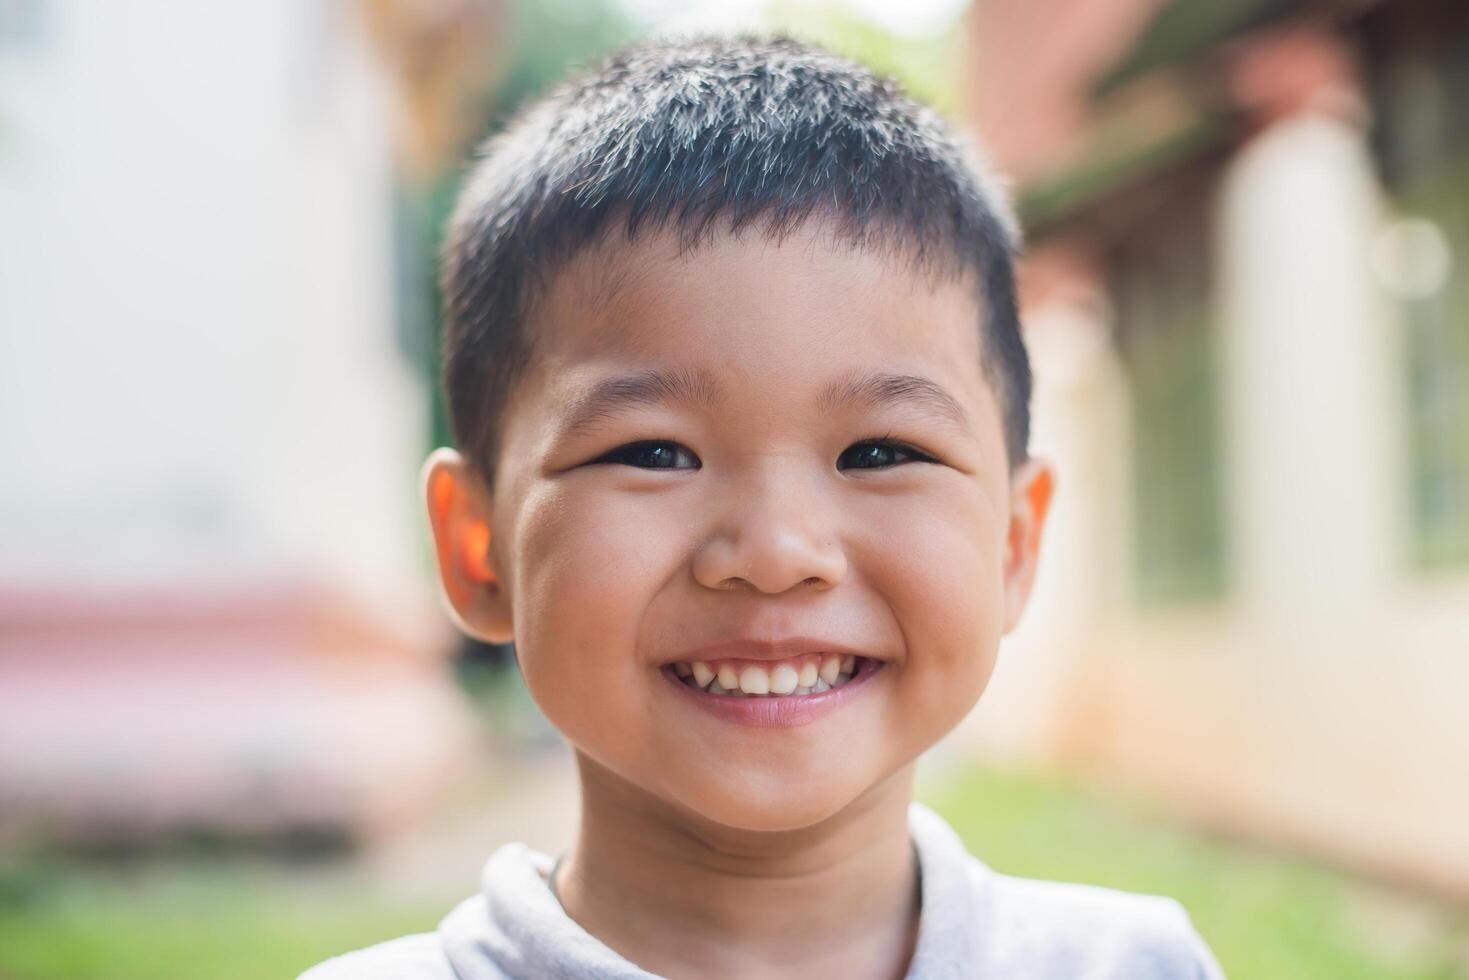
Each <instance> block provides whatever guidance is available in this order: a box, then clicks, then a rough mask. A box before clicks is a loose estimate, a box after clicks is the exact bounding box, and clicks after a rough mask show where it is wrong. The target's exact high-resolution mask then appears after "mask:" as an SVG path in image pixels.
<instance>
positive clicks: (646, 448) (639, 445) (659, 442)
mask: <svg viewBox="0 0 1469 980" xmlns="http://www.w3.org/2000/svg"><path fill="white" fill-rule="evenodd" d="M670 446H671V447H674V448H675V451H679V450H681V451H683V452H684V453H687V454H688V455H689V456H690V457H692V458H693V459H694V461H695V466H694V467H693V468H694V469H697V468H698V457H697V456H694V454H693V452H691V451H690V450H688V449H687V448H685V447H684V446H681V445H679V444H678V443H676V442H674V441H672V440H670V439H644V440H641V441H638V442H630V443H628V444H627V445H625V446H618V447H617V448H616V449H614V450H612V451H611V452H609V453H605V454H603V455H602V456H599V457H597V458H596V459H594V460H592V461H591V462H592V463H624V464H626V465H628V466H635V467H637V468H638V469H647V470H671V469H681V468H682V467H677V466H658V465H653V466H639V465H638V464H637V463H633V462H629V457H631V456H633V455H634V454H636V453H640V452H652V451H654V450H662V449H666V448H667V447H670ZM859 447H872V448H884V449H890V450H894V451H896V452H897V453H901V454H903V455H906V456H908V457H909V459H907V460H904V461H901V462H897V463H893V464H891V465H889V466H857V467H849V468H852V469H862V470H885V469H892V468H893V467H894V466H902V465H903V463H904V462H914V463H936V462H938V460H936V459H934V458H933V457H932V456H930V455H928V454H927V453H925V452H923V451H922V450H921V449H918V448H917V447H916V446H910V445H909V444H908V443H906V442H902V441H900V440H898V439H892V438H889V437H886V436H884V437H883V438H881V439H862V440H860V441H858V442H854V443H852V445H850V446H848V447H847V448H846V449H844V450H842V452H841V455H840V456H838V457H837V463H838V464H840V463H841V460H842V457H843V456H846V455H847V453H849V452H851V451H852V450H853V449H857V448H859ZM664 458H673V457H672V456H668V457H664ZM840 468H841V467H840V465H838V469H840Z"/></svg>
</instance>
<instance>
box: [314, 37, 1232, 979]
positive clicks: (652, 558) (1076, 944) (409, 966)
mask: <svg viewBox="0 0 1469 980" xmlns="http://www.w3.org/2000/svg"><path fill="white" fill-rule="evenodd" d="M1014 249H1015V236H1014V233H1013V231H1012V228H1011V224H1010V222H1009V219H1008V217H1007V216H1006V213H1005V211H1004V206H1003V204H1002V202H1001V201H1000V200H999V199H998V198H997V197H996V195H995V194H994V192H993V191H992V190H990V189H988V188H987V187H986V186H985V185H984V183H983V182H982V181H981V180H980V179H979V178H978V177H977V172H976V170H975V169H974V168H973V167H972V166H971V165H970V164H969V163H968V162H966V159H965V157H964V156H963V154H962V153H961V152H960V150H959V149H958V148H957V145H956V144H955V142H954V141H953V139H952V137H950V136H949V135H947V134H946V132H945V131H944V129H943V127H942V125H941V124H940V123H939V122H938V121H937V119H936V118H935V117H934V116H933V115H932V114H931V113H929V112H927V111H925V110H922V109H920V108H918V107H917V106H915V105H913V104H912V103H911V102H909V101H907V100H906V99H905V98H904V97H903V96H902V95H900V94H899V93H898V92H897V91H895V90H894V89H893V88H892V87H891V86H889V85H888V84H886V83H884V82H881V81H878V80H877V79H874V78H873V77H872V76H871V75H869V74H868V73H867V72H865V71H863V70H862V69H860V68H858V67H856V66H854V65H851V64H849V63H847V62H845V61H842V60H840V59H837V58H834V57H832V56H830V55H828V54H826V53H824V52H821V51H818V50H814V49H811V48H808V47H805V46H802V45H799V44H796V43H793V42H790V41H786V40H773V41H764V40H757V39H752V38H740V39H733V40H718V39H711V40H702V41H690V42H678V43H659V44H653V45H647V46H643V47H640V48H636V49H632V50H630V51H628V52H624V53H623V54H621V55H619V56H616V57H614V58H613V59H612V60H610V61H609V62H608V63H606V64H605V65H604V66H603V67H602V69H601V70H600V71H598V72H595V73H593V74H591V75H588V76H586V77H583V78H580V79H578V80H574V81H572V82H571V83H569V84H567V85H566V86H564V87H563V88H561V89H560V90H558V91H557V92H555V93H553V94H552V95H550V96H549V97H548V98H546V99H545V100H543V101H542V102H540V103H539V104H537V105H536V106H533V107H532V108H531V109H530V110H529V111H527V112H526V113H525V114H523V115H522V117H521V118H520V120H519V121H518V122H517V123H516V124H515V125H513V126H512V127H511V128H510V129H509V130H508V131H507V132H506V133H505V134H504V135H502V136H500V137H498V138H497V139H496V140H494V141H493V142H492V143H491V144H490V145H489V148H488V152H487V154H486V156H485V157H484V158H483V160H482V161H481V162H480V163H479V165H478V166H477V168H476V170H475V172H474V173H473V175H472V177H471V179H470V181H469V182H468V184H467V186H466V189H465V190H464V192H463V195H462V197H461V201H460V206H459V208H458V211H457V213H456V216H455V218H454V221H453V226H452V232H451V236H450V241H449V245H448V248H447V250H446V255H445V263H444V276H443V287H444V290H445V295H446V300H447V304H446V306H447V318H448V319H447V333H446V342H445V343H446V346H445V352H444V353H445V359H444V380H445V385H446V388H447V393H448V399H449V406H450V412H451V415H452V417H453V422H454V427H455V434H456V441H457V443H458V445H459V447H460V451H459V452H454V451H449V450H440V451H439V452H436V453H435V454H434V455H433V456H432V457H431V458H430V460H429V462H428V464H427V467H426V471H425V472H426V488H427V497H428V506H429V512H430V517H431V523H432V527H433V535H434V541H435V543H436V546H437V553H438V564H439V571H440V574H441V577H442V580H443V586H444V591H445V594H446V596H447V598H448V601H449V604H450V606H451V607H452V610H453V613H454V615H455V617H456V619H457V621H458V622H459V624H460V625H461V626H462V627H463V628H464V629H465V630H466V631H468V632H469V633H471V634H473V635H475V636H478V637H482V638H484V639H486V640H489V641H493V642H506V641H510V640H514V642H515V645H516V650H517V655H518V659H519V663H520V668H521V670H522V672H523V674H524V677H525V683H526V685H527V687H528V689H529V690H530V692H531V695H532V696H533V697H534V699H535V700H536V702H537V703H538V704H539V706H540V707H541V709H542V710H543V711H544V712H545V714H546V716H547V717H548V718H549V719H550V721H551V722H552V723H553V724H554V725H555V726H556V727H557V728H558V729H559V730H560V731H561V732H562V733H563V734H564V735H565V737H566V738H567V740H568V741H569V742H570V743H571V745H572V747H573V749H574V750H575V756H576V762H577V771H578V775H579V778H580V782H581V792H582V814H581V824H580V830H579V833H578V836H577V839H576V842H575V844H574V846H573V847H572V848H571V849H570V850H569V851H568V852H566V853H565V854H564V855H561V856H559V857H558V858H556V859H555V860H554V861H553V860H552V858H551V857H550V856H548V855H543V854H538V853H535V852H532V851H530V850H528V849H527V848H526V847H525V846H524V845H519V844H511V845H508V846H505V847H503V848H501V849H500V850H499V851H497V852H496V853H495V854H494V855H493V856H492V857H491V858H490V861H489V863H488V865H487V866H486V868H485V872H484V881H483V886H484V890H483V893H482V894H481V895H478V896H476V897H474V898H471V899H469V900H467V901H465V902H464V903H462V904H461V905H459V906H458V907H457V908H456V909H454V910H453V911H452V912H450V913H449V915H448V916H447V917H446V918H445V919H444V920H443V922H442V923H441V924H440V926H439V928H438V931H437V932H436V933H432V934H425V935H419V936H409V937H405V938H403V939H398V940H394V941H391V942H387V943H384V944H381V945H379V946H374V947H371V948H369V949H366V950H361V951H358V952H356V953H352V954H349V955H347V956H344V957H339V958H337V959H335V960H331V961H328V962H327V963H325V964H322V965H321V966H318V967H317V968H315V969H313V970H311V971H309V972H308V974H307V977H309V978H310V980H330V978H347V977H352V978H389V977H393V978H408V977H414V978H417V977H423V978H445V980H448V978H458V980H489V978H502V977H517V978H532V977H535V978H539V977H627V978H632V977H648V976H650V975H653V976H669V977H759V978H764V980H770V978H785V977H801V978H814V977H842V978H850V980H858V978H896V977H903V976H908V977H921V978H935V977H994V978H1012V977H1018V978H1081V977H1086V978H1104V977H1106V978H1119V980H1121V978H1126V980H1149V978H1212V977H1218V976H1220V973H1219V971H1218V967H1217V966H1216V965H1215V964H1214V962H1213V960H1212V958H1211V957H1210V955H1209V953H1208V951H1207V949H1206V948H1205V946H1204V945H1203V943H1202V941H1201V940H1200V939H1199V937H1198V936H1197V934H1196V933H1195V932H1194V930H1193V928H1192V926H1191V925H1190V924H1189V921H1188V918H1187V915H1186V914H1185V913H1184V911H1183V910H1182V908H1181V907H1180V906H1179V905H1178V904H1177V903H1176V902H1174V901H1172V900H1169V899H1164V898H1154V897H1145V896H1134V895H1127V894H1123V893H1120V892H1113V891H1109V890H1105V889H1100V888H1092V887H1086V886H1080V885H1065V884H1058V883H1050V882H1039V881H1027V880H1023V879H1016V878H1010V877H1007V876H1004V875H1000V874H997V873H995V872H993V871H991V870H990V869H988V868H987V867H986V866H985V865H983V864H981V863H980V862H979V861H978V860H977V859H975V858H973V857H970V856H969V855H968V854H967V853H966V852H965V851H964V848H963V845H962V844H961V843H960V842H959V840H958V839H957V837H956V836H955V835H954V833H953V832H952V831H951V830H950V829H949V828H948V826H947V825H946V824H945V823H944V822H943V820H942V819H941V818H939V817H938V816H937V815H936V814H934V813H932V812H931V811H929V810H926V809H924V808H922V807H921V806H918V805H917V804H911V803H910V795H911V788H912V777H913V767H914V761H915V760H916V759H917V757H918V756H919V755H920V754H921V753H922V752H923V751H924V750H925V749H927V748H928V747H929V746H931V745H932V744H933V743H934V742H936V741H937V740H938V739H939V738H940V737H941V736H943V735H944V734H945V733H946V732H948V731H949V730H950V729H951V728H953V726H954V725H955V724H957V723H958V722H959V720H960V719H961V718H963V717H964V715H965V714H966V713H967V712H968V711H969V710H970V708H971V707H972V706H973V705H974V704H975V702H976V701H977V699H978V698H979V696H980V694H981V692H982V691H983V689H984V687H985V685H986V683H987V681H988V679H989V677H990V672H991V669H992V668H993V666H994V662H995V657H996V651H997V647H998V644H999V641H1000V637H1001V635H1002V634H1003V633H1005V632H1007V631H1009V630H1010V629H1011V628H1012V627H1013V626H1014V625H1015V623H1016V621H1017V619H1018V618H1019V616H1020V612H1021V609H1022V607H1023V606H1024V604H1025V601H1026V597H1027V595H1028V593H1029V591H1030V587H1031V582H1032V579H1033V577H1034V574H1035V568H1036V559H1037V551H1038V548H1039V543H1040V536H1041V529H1042V526H1043V524H1044V522H1045V517H1046V510H1047V505H1048V503H1049V501H1050V498H1051V490H1052V479H1053V478H1052V474H1051V471H1050V469H1049V468H1048V467H1047V465H1046V464H1044V463H1043V462H1041V461H1039V460H1036V459H1033V458H1030V457H1029V456H1028V455H1027V453H1026V443H1027V430H1028V424H1029V423H1028V412H1029V409H1028V402H1029V396H1030V372H1029V367H1028V363H1027V359H1026V353H1025V349H1024V346H1023V344H1022V342H1021V338H1020V332H1019V324H1018V322H1017V317H1016V311H1015V300H1014V282H1013V271H1012V257H1013V254H1014ZM461 453H462V455H461Z"/></svg>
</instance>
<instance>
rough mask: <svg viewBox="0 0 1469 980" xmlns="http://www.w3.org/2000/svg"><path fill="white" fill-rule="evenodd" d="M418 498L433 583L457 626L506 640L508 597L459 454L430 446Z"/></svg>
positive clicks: (484, 515)
mask: <svg viewBox="0 0 1469 980" xmlns="http://www.w3.org/2000/svg"><path fill="white" fill-rule="evenodd" d="M423 491H424V500H425V503H426V504H427V505H428V516H429V526H430V529H431V530H432V533H433V539H434V550H435V554H436V556H437V559H438V568H439V581H440V583H441V584H442V585H443V592H444V598H445V599H446V600H447V602H448V606H449V612H450V615H451V616H452V617H453V619H454V621H455V622H456V623H457V624H458V626H459V627H460V629H462V630H464V632H466V633H468V634H469V635H471V636H474V637H476V638H478V639H481V640H484V641H485V642H488V643H508V642H509V641H510V640H511V638H512V635H513V631H512V630H511V628H510V615H509V598H508V596H507V595H506V593H505V589H504V587H503V584H502V582H501V579H500V575H499V574H498V573H497V572H496V570H495V564H494V560H493V556H492V554H491V552H490V542H491V540H492V534H493V532H492V530H491V526H490V501H489V499H488V496H487V495H486V494H485V493H484V491H483V487H482V484H481V482H480V480H479V477H478V474H476V472H475V471H474V469H473V467H471V466H470V465H469V463H468V462H467V461H466V460H465V459H464V457H462V456H461V455H460V454H459V453H457V452H455V451H454V450H452V449H436V450H434V452H433V453H432V454H430V456H429V458H428V460H427V461H426V462H425V463H424V466H423Z"/></svg>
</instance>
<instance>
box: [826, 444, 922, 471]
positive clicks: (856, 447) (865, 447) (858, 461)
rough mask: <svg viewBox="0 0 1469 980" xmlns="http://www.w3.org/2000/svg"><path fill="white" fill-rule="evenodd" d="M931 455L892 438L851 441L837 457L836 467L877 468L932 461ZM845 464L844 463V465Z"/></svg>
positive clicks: (852, 468)
mask: <svg viewBox="0 0 1469 980" xmlns="http://www.w3.org/2000/svg"><path fill="white" fill-rule="evenodd" d="M933 461H934V459H933V457H932V456H929V455H927V454H925V453H921V452H919V451H918V450H917V449H914V448H913V447H912V446H908V445H905V444H903V443H901V442H896V441H894V440H892V439H868V440H866V441H864V442H857V443H853V444H852V445H850V446H848V447H847V448H846V449H845V450H843V451H842V454H841V455H840V456H838V457H837V469H839V470H842V469H850V470H877V469H886V468H887V467H890V466H898V465H901V464H903V463H932V462H933ZM844 464H845V465H844Z"/></svg>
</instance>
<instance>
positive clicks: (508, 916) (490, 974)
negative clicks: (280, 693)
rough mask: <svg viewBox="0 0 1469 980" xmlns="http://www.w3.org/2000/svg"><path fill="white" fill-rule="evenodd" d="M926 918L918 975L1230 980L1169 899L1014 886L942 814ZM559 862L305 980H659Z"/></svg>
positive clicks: (521, 873)
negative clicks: (432, 927) (574, 894)
mask: <svg viewBox="0 0 1469 980" xmlns="http://www.w3.org/2000/svg"><path fill="white" fill-rule="evenodd" d="M908 826H909V830H910V833H911V834H912V837H913V847H914V850H915V852H916V853H917V855H918V868H919V881H920V893H921V896H922V898H921V901H922V912H921V914H920V917H919V927H918V945H917V949H916V950H915V951H914V954H913V963H912V966H911V967H910V968H909V971H908V978H909V980H951V978H952V980H958V978H961V977H975V978H993V980H1012V978H1014V980H1223V976H1224V974H1223V972H1222V971H1221V970H1220V969H1219V966H1218V964H1217V963H1215V961H1214V958H1213V956H1212V955H1210V953H1209V950H1208V947H1206V946H1205V945H1204V941H1203V940H1202V939H1201V938H1200V937H1199V934H1198V933H1197V932H1195V931H1194V927H1193V925H1192V924H1191V923H1190V921H1189V918H1188V913H1187V912H1185V911H1184V910H1183V906H1181V905H1179V904H1178V902H1176V901H1174V900H1173V899H1171V898H1162V897H1158V896H1152V895H1134V894H1130V893H1127V892H1120V891H1114V890H1112V889H1109V888H1097V887H1094V886H1091V885H1073V884H1064V883H1061V882H1054V881H1036V880H1032V879H1028V878H1014V877H1011V876H1009V875H1002V874H999V873H997V872H995V871H992V870H991V869H990V868H989V867H987V866H986V865H985V864H983V863H982V862H981V861H979V860H978V859H976V858H974V857H972V856H971V855H970V854H969V853H968V852H967V851H966V850H965V849H964V845H963V843H962V842H961V841H960V840H959V838H958V836H957V835H955V833H954V831H953V830H952V829H950V827H949V825H948V824H947V823H945V822H944V820H943V818H942V817H940V816H939V815H938V814H936V813H934V812H933V811H932V810H930V809H928V808H927V807H924V806H923V805H921V804H918V803H914V804H912V806H911V807H910V808H909V811H908ZM551 864H552V861H551V858H550V857H549V856H547V855H545V854H541V853H539V852H536V851H532V850H531V849H530V848H528V847H526V846H525V845H524V844H507V845H505V846H504V847H501V848H500V849H499V850H498V851H496V852H495V853H494V855H493V856H491V858H490V860H489V862H488V863H487V864H486V865H485V870H484V877H483V885H484V887H483V890H482V891H481V893H480V894H478V895H475V896H474V897H473V898H469V899H466V900H465V901H464V902H461V903H460V904H459V905H458V906H456V907H455V908H454V910H453V911H452V912H450V913H449V914H448V915H447V916H445V917H444V920H443V921H442V922H440V923H439V928H438V930H437V931H436V932H430V933H423V934H420V935H415V936H404V937H403V938H401V939H394V940H391V941H389V942H385V943H380V944H378V945H376V946H369V947H368V948H366V949H360V950H357V951H356V952H354V953H348V954H346V955H345V956H338V957H336V958H335V959H331V960H327V961H326V962H325V963H321V964H319V965H317V966H315V967H313V968H311V969H310V970H307V971H306V972H305V973H304V974H302V975H301V977H300V978H299V980H511V978H513V980H543V978H568V980H576V978H598V980H652V978H653V977H654V975H653V974H651V973H648V972H647V971H645V970H642V969H640V968H638V967H637V966H635V965H634V964H632V963H630V962H628V961H627V960H625V959H623V958H622V957H621V956H619V955H618V954H617V953H615V952H613V951H612V950H611V949H609V948H608V947H607V946H605V945H603V944H602V943H601V942H600V941H598V940H597V939H596V938H594V937H593V936H592V935H590V934H589V933H588V932H587V931H586V930H585V929H583V928H582V927H581V926H579V925H577V924H576V922H575V921H574V920H572V919H571V917H570V916H568V915H567V914H566V912H565V911H564V910H563V909H562V908H561V905H560V903H558V902H557V901H556V898H555V896H554V895H553V894H552V893H551V889H550V887H549V885H548V884H547V876H548V874H549V872H550V870H551Z"/></svg>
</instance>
